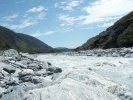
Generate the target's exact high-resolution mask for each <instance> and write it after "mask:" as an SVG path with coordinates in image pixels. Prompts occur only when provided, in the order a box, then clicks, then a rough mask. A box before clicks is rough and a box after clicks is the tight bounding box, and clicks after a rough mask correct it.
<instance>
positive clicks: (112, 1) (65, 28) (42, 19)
mask: <svg viewBox="0 0 133 100" xmlns="http://www.w3.org/2000/svg"><path fill="white" fill-rule="evenodd" d="M131 11H133V0H0V25H2V26H5V27H7V28H10V29H12V30H14V31H15V32H19V33H24V34H28V35H31V36H34V37H36V38H38V39H40V40H42V41H43V42H45V43H47V44H48V45H50V46H52V47H68V48H74V47H77V46H80V45H82V44H83V43H84V42H86V41H87V40H88V39H89V38H90V37H93V36H95V35H97V34H99V33H100V32H102V31H104V30H105V29H106V28H107V27H109V26H111V25H113V24H114V22H116V21H117V20H118V19H120V18H121V17H122V16H124V15H126V14H127V13H129V12H131Z"/></svg>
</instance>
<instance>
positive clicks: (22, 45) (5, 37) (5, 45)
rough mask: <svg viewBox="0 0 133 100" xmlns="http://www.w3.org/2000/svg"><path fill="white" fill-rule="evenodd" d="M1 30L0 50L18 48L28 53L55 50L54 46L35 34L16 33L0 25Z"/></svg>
mask: <svg viewBox="0 0 133 100" xmlns="http://www.w3.org/2000/svg"><path fill="white" fill-rule="evenodd" d="M0 30H1V31H0V50H7V49H16V50H17V51H19V52H28V53H49V52H54V50H53V48H52V47H50V46H48V45H47V44H45V43H43V42H42V41H40V40H38V39H37V38H35V37H33V36H30V35H26V34H22V33H16V32H14V31H12V30H10V29H8V28H6V27H3V26H0Z"/></svg>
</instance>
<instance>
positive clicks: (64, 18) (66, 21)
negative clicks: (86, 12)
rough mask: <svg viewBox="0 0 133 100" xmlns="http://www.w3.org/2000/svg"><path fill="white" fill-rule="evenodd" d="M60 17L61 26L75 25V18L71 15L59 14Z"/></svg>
mask: <svg viewBox="0 0 133 100" xmlns="http://www.w3.org/2000/svg"><path fill="white" fill-rule="evenodd" d="M58 19H59V20H60V21H61V24H60V25H61V26H65V25H68V26H69V25H73V24H74V22H75V18H74V17H71V16H70V15H63V14H61V15H58Z"/></svg>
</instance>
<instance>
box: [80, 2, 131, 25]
mask: <svg viewBox="0 0 133 100" xmlns="http://www.w3.org/2000/svg"><path fill="white" fill-rule="evenodd" d="M132 10H133V0H95V1H94V2H92V3H91V4H89V6H87V7H85V8H84V11H85V12H87V13H88V15H86V16H82V20H83V24H91V23H93V22H94V23H97V22H105V21H108V20H117V19H119V18H120V17H122V16H123V15H125V14H127V13H129V12H130V11H132Z"/></svg>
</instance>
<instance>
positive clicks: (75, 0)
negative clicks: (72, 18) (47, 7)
mask: <svg viewBox="0 0 133 100" xmlns="http://www.w3.org/2000/svg"><path fill="white" fill-rule="evenodd" d="M82 2H83V1H82V0H72V1H70V2H60V3H56V4H55V7H56V8H61V9H63V10H68V11H72V10H73V9H74V8H76V7H78V6H79V5H80V4H81V3H82Z"/></svg>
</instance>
